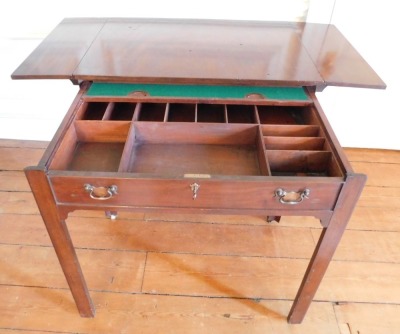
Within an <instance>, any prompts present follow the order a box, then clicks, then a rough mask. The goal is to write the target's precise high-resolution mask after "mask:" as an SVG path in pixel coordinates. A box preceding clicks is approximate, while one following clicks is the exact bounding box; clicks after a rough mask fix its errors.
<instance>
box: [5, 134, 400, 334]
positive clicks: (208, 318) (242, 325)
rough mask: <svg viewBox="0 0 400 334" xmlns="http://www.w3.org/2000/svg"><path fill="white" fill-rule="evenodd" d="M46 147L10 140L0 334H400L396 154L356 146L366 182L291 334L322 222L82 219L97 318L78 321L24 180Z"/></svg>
mask: <svg viewBox="0 0 400 334" xmlns="http://www.w3.org/2000/svg"><path fill="white" fill-rule="evenodd" d="M46 146H47V143H46V142H30V141H15V140H0V296H1V298H0V333H5V334H11V333H12V334H14V333H34V334H38V333H185V334H192V333H291V334H292V333H298V334H301V333H324V334H325V333H329V334H330V333H332V334H368V333H374V334H375V333H400V320H399V319H400V318H399V316H398V315H399V314H400V285H399V284H398V282H399V281H400V255H399V254H400V241H399V240H400V206H399V204H398V203H400V173H399V171H400V168H399V167H400V151H393V150H365V149H346V152H347V155H348V157H349V160H350V162H351V163H352V165H353V168H354V169H355V171H356V172H360V173H367V174H368V181H367V185H366V187H365V190H364V192H363V194H362V196H361V199H360V201H359V204H358V206H357V208H356V209H355V211H354V214H353V217H352V219H351V221H350V223H349V226H348V229H347V231H346V232H345V234H344V237H343V239H342V242H341V244H340V246H339V248H338V250H337V252H336V254H335V256H334V260H333V261H332V263H331V265H330V267H329V269H328V272H327V273H326V276H325V278H324V280H323V282H322V284H321V287H320V289H319V290H318V293H317V295H316V297H315V301H314V302H313V303H312V306H311V308H310V310H309V312H308V314H307V316H306V319H305V321H304V322H303V324H301V325H288V324H287V322H286V315H287V313H288V312H289V309H290V306H291V302H292V300H293V298H294V296H295V293H296V291H297V288H298V286H299V284H300V280H301V278H302V275H303V273H304V270H305V268H306V266H307V263H308V259H309V257H310V255H311V252H312V250H313V248H314V246H315V244H316V242H317V240H318V237H319V234H320V232H321V226H320V224H319V222H318V220H317V219H315V218H313V217H306V218H299V217H283V218H282V221H281V222H280V223H279V224H278V223H272V224H267V223H266V222H265V220H264V218H263V217H256V216H218V215H182V214H168V215H167V214H149V213H148V214H143V213H128V212H121V213H120V216H119V217H118V220H117V221H114V222H112V221H110V220H107V219H105V218H104V213H103V212H97V211H77V212H74V213H72V214H71V215H70V217H69V219H68V220H67V224H68V227H69V229H70V232H71V236H72V239H73V241H74V244H75V246H76V248H77V253H78V257H79V259H80V261H81V265H82V270H83V272H84V274H85V276H86V278H87V281H88V286H89V290H90V292H91V295H92V298H93V301H94V303H95V305H96V309H97V315H96V318H94V319H84V318H80V317H79V315H78V313H77V311H76V308H75V305H74V302H73V300H72V297H71V294H70V292H69V290H68V286H67V284H66V281H65V278H64V276H63V274H62V271H61V268H60V266H59V264H58V262H57V259H56V256H55V253H54V250H53V248H52V246H51V242H50V240H49V237H48V235H47V232H46V230H45V227H44V225H43V222H42V220H41V217H40V215H39V212H38V209H37V207H36V204H35V201H34V199H33V196H32V194H31V192H30V189H29V186H28V183H27V181H26V179H25V175H24V173H23V168H24V167H26V166H28V165H35V164H36V163H37V162H38V160H39V159H40V158H41V155H42V154H43V152H44V150H45V148H46Z"/></svg>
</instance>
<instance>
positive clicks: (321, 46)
mask: <svg viewBox="0 0 400 334" xmlns="http://www.w3.org/2000/svg"><path fill="white" fill-rule="evenodd" d="M12 78H13V79H70V80H73V81H75V82H77V81H82V80H89V81H97V82H120V83H175V84H187V83H191V84H225V85H237V84H240V85H264V86H317V87H318V88H320V89H323V88H324V87H325V86H328V85H334V86H354V87H370V88H385V84H384V82H383V81H382V80H381V79H380V78H379V76H378V75H377V74H376V73H375V72H374V71H373V69H372V68H371V67H370V66H369V65H368V64H367V63H366V61H365V60H364V59H363V58H362V57H361V56H360V55H359V53H358V52H357V51H356V50H355V49H354V48H353V47H352V46H351V44H350V43H349V42H348V41H347V40H346V38H345V37H343V35H342V34H341V33H340V32H339V30H338V29H337V28H336V27H335V26H333V25H324V24H314V23H296V22H252V21H223V20H189V19H188V20H186V19H134V18H132V19H130V18H126V19H121V18H119V19H117V18H69V19H64V20H63V21H62V22H61V23H60V24H59V25H58V26H57V27H56V28H55V29H54V30H53V31H52V32H51V33H50V35H49V36H48V37H47V38H46V39H45V40H44V41H43V42H42V43H41V44H40V45H39V46H38V47H37V49H36V50H34V51H33V52H32V54H31V55H30V56H29V57H28V58H27V59H26V60H25V61H24V62H23V63H22V64H21V65H20V66H19V67H18V68H17V69H16V70H15V72H14V73H13V74H12Z"/></svg>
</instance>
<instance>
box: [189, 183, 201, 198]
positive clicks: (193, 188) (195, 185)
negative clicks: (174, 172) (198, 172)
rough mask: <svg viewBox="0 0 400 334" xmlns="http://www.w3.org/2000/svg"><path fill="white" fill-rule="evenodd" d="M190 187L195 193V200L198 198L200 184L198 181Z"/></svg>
mask: <svg viewBox="0 0 400 334" xmlns="http://www.w3.org/2000/svg"><path fill="white" fill-rule="evenodd" d="M190 189H191V190H192V193H193V200H195V199H196V198H197V194H198V192H199V189H200V184H197V183H196V182H195V183H192V184H191V185H190Z"/></svg>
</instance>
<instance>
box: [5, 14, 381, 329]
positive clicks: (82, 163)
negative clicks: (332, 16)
mask: <svg viewBox="0 0 400 334" xmlns="http://www.w3.org/2000/svg"><path fill="white" fill-rule="evenodd" d="M12 78H13V79H69V80H71V81H72V82H73V83H74V84H77V85H79V92H78V94H77V96H76V98H75V100H74V101H73V102H72V105H71V107H70V109H69V111H68V112H67V114H66V116H65V118H64V120H63V122H62V123H61V125H60V128H59V129H58V131H57V133H56V134H55V136H54V138H53V140H52V141H51V143H50V145H49V146H48V148H47V150H46V152H45V154H44V156H43V158H42V159H41V161H40V162H39V163H38V165H37V166H33V167H27V168H26V169H25V172H26V176H27V178H28V181H29V184H30V186H31V189H32V192H33V194H34V197H35V199H36V202H37V205H38V207H39V210H40V213H41V215H42V217H43V220H44V223H45V225H46V228H47V230H48V233H49V235H50V238H51V240H52V243H53V245H54V248H55V251H56V253H57V256H58V258H59V261H60V264H61V267H62V269H63V271H64V274H65V277H66V279H67V281H68V284H69V286H70V289H71V292H72V295H73V297H74V299H75V302H76V305H77V308H78V310H79V313H80V314H81V316H83V317H93V316H94V315H95V309H94V306H93V304H92V301H91V298H90V296H89V292H88V289H87V286H86V282H85V279H84V277H83V275H82V272H81V268H80V265H79V261H78V259H77V256H76V253H75V249H74V246H73V243H72V241H71V239H70V235H69V232H68V228H67V225H66V223H65V220H66V219H67V217H68V214H69V213H70V212H71V211H74V210H78V209H85V210H104V211H105V212H106V214H107V216H109V217H110V218H113V219H116V217H117V212H118V211H122V210H131V211H140V212H180V213H199V214H200V213H201V214H204V213H213V214H244V215H264V216H265V217H266V218H267V220H268V221H273V220H277V221H279V219H280V217H281V216H285V215H296V216H314V217H317V218H318V219H320V221H321V224H322V226H323V231H322V234H321V237H320V239H319V242H318V244H317V246H316V248H315V251H314V254H313V255H312V258H311V260H310V263H309V265H308V268H307V270H306V272H305V275H304V278H303V281H302V282H301V284H300V288H299V290H298V293H297V296H296V297H295V299H294V302H293V306H292V309H291V311H290V313H289V316H288V321H289V322H290V323H300V322H301V321H302V320H303V318H304V316H305V314H306V311H307V309H308V307H309V305H310V303H311V301H312V299H313V297H314V295H315V293H316V291H317V288H318V286H319V284H320V282H321V280H322V278H323V276H324V273H325V271H326V269H327V267H328V265H329V262H330V260H331V258H332V256H333V254H334V252H335V249H336V247H337V245H338V244H339V241H340V239H341V236H342V234H343V232H344V230H345V228H346V225H347V222H348V221H349V219H350V216H351V213H352V211H353V209H354V207H355V205H356V203H357V200H358V198H359V196H360V194H361V191H362V189H363V186H364V183H365V180H366V176H365V175H362V174H357V173H354V171H353V170H352V168H351V166H350V164H349V162H348V161H347V159H346V156H345V154H344V153H343V150H342V148H341V147H340V144H339V142H338V140H337V139H336V137H335V134H334V132H333V130H332V128H331V126H330V125H329V122H328V120H327V118H326V116H325V115H324V113H323V111H322V108H321V106H320V104H319V103H318V100H317V98H316V96H315V92H316V91H321V90H323V89H324V88H325V87H326V86H328V85H336V86H354V87H369V88H385V84H384V83H383V82H382V80H381V79H380V78H379V77H378V76H377V75H376V73H375V72H374V71H373V70H372V69H371V68H370V66H369V65H368V64H367V63H366V62H365V61H364V60H363V58H362V57H361V56H360V55H359V54H358V53H357V51H356V50H355V49H354V48H353V47H352V46H351V45H350V44H349V42H348V41H347V40H346V39H345V38H344V37H343V35H342V34H341V33H340V32H339V31H338V30H337V28H336V27H335V26H332V25H321V24H312V23H295V22H283V23H276V22H249V21H220V20H162V19H112V18H101V19H99V18H84V19H82V18H75V19H65V20H63V21H62V22H61V23H60V24H59V25H58V26H57V27H56V28H55V29H54V30H53V31H52V32H51V34H50V35H49V36H48V37H47V38H46V39H45V40H44V41H43V42H42V43H41V44H40V45H39V46H38V48H37V49H36V50H34V51H33V52H32V54H31V55H30V56H29V57H28V58H27V59H26V60H25V61H24V62H23V63H22V64H21V65H20V66H19V67H18V68H17V69H16V70H15V72H14V73H13V74H12ZM38 108H40V106H38ZM277 242H279V241H277ZM266 284H268V282H266Z"/></svg>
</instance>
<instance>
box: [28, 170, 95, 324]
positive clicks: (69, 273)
mask: <svg viewBox="0 0 400 334" xmlns="http://www.w3.org/2000/svg"><path fill="white" fill-rule="evenodd" d="M25 174H26V177H27V179H28V182H29V185H30V186H31V189H32V193H33V195H34V197H35V200H36V202H37V205H38V207H39V210H40V213H41V215H42V218H43V221H44V223H45V225H46V228H47V231H48V233H49V236H50V239H51V241H52V243H53V246H54V249H55V251H56V254H57V256H58V260H59V261H60V264H61V267H62V270H63V271H64V275H65V278H66V279H67V282H68V285H69V287H70V289H71V293H72V296H73V297H74V300H75V303H76V306H77V308H78V310H79V313H80V315H81V316H82V317H94V314H95V308H94V306H93V303H92V300H91V298H90V296H89V291H88V289H87V286H86V282H85V279H84V277H83V274H82V270H81V267H80V264H79V261H78V258H77V256H76V253H75V248H74V246H73V244H72V241H71V238H70V235H69V232H68V228H67V225H66V224H65V221H64V219H62V218H61V217H60V214H59V212H58V210H57V206H56V203H55V201H54V198H53V194H52V191H51V188H50V185H49V183H48V180H47V176H46V174H45V172H44V171H43V170H40V169H38V168H36V167H31V168H27V169H25Z"/></svg>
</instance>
